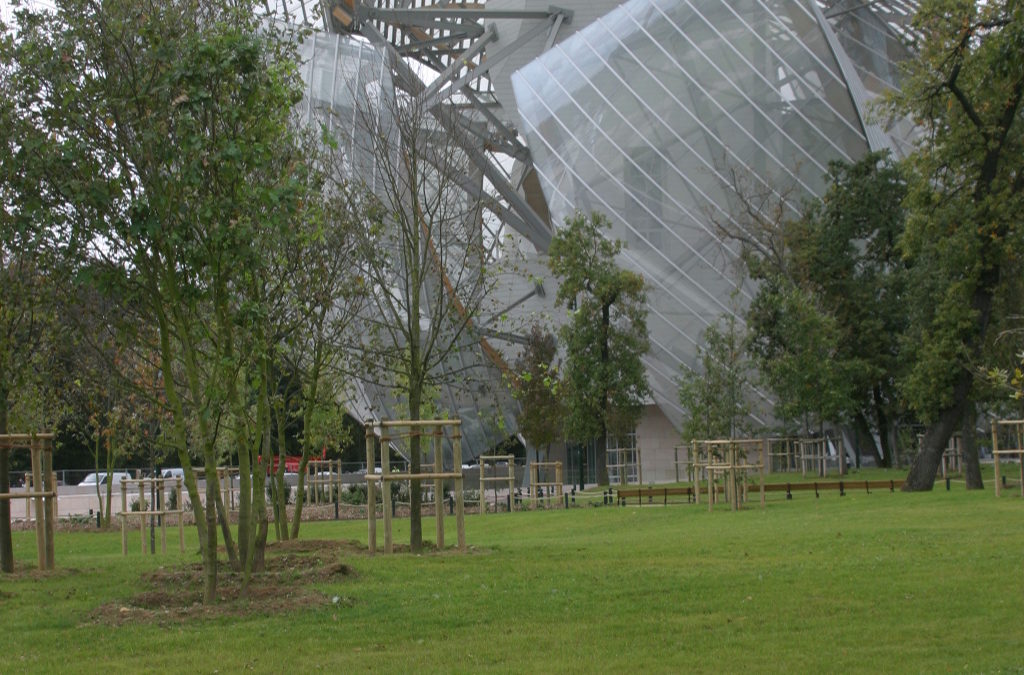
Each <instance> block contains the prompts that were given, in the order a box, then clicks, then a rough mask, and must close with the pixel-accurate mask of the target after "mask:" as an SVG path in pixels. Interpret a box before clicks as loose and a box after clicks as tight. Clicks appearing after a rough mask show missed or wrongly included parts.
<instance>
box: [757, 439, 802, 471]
mask: <svg viewBox="0 0 1024 675" xmlns="http://www.w3.org/2000/svg"><path fill="white" fill-rule="evenodd" d="M766 440H767V441H768V457H767V458H766V459H765V463H764V470H765V472H766V473H774V472H775V463H776V461H778V463H779V469H778V470H779V471H780V472H782V473H790V472H792V471H796V470H797V466H798V465H799V462H800V455H801V451H800V439H799V438H793V437H783V438H769V439H766Z"/></svg>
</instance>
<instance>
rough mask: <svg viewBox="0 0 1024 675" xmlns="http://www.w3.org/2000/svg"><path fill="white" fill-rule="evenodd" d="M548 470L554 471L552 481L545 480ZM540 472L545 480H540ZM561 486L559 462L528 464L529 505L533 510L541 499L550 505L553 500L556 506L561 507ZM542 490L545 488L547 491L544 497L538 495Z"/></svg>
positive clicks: (560, 466) (560, 464) (562, 484)
mask: <svg viewBox="0 0 1024 675" xmlns="http://www.w3.org/2000/svg"><path fill="white" fill-rule="evenodd" d="M550 469H554V471H555V479H554V480H553V481H552V480H548V479H547V478H548V477H547V475H546V474H547V471H548V470H550ZM542 471H543V472H544V478H545V480H541V475H542V473H541V472H542ZM563 486H564V483H563V482H562V463H561V462H530V503H531V505H532V507H533V508H537V505H538V503H539V502H540V500H541V499H545V500H546V502H545V503H546V504H547V505H550V504H551V499H552V498H555V499H556V500H557V503H558V505H561V504H562V492H563V490H564V487H563ZM544 488H547V490H545V491H544V497H541V496H540V493H541V491H542V490H544Z"/></svg>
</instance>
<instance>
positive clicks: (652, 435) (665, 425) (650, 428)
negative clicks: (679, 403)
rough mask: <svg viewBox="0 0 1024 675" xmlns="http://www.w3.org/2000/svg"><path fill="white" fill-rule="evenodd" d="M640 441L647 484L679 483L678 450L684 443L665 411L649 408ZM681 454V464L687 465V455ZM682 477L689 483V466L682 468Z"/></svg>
mask: <svg viewBox="0 0 1024 675" xmlns="http://www.w3.org/2000/svg"><path fill="white" fill-rule="evenodd" d="M636 437H637V438H636V442H637V445H639V446H640V463H641V466H642V468H643V476H644V478H643V480H644V484H647V483H671V482H675V480H676V469H675V447H676V446H677V445H679V444H680V443H682V439H681V437H680V436H679V432H678V431H676V428H675V427H674V426H672V423H671V422H669V420H668V418H667V417H665V413H663V412H662V411H661V408H659V407H658V406H654V405H649V406H647V408H646V409H645V410H644V414H643V417H641V418H640V423H639V424H638V425H637V429H636ZM680 453H681V454H680V457H679V460H680V461H683V460H684V459H685V455H683V454H682V451H680ZM679 476H680V478H681V479H683V480H685V479H686V469H685V466H681V467H680V473H679Z"/></svg>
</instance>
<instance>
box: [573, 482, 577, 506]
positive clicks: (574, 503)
mask: <svg viewBox="0 0 1024 675" xmlns="http://www.w3.org/2000/svg"><path fill="white" fill-rule="evenodd" d="M572 504H573V506H575V505H576V486H575V485H573V486H572Z"/></svg>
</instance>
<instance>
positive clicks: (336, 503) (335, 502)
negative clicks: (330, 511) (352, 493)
mask: <svg viewBox="0 0 1024 675" xmlns="http://www.w3.org/2000/svg"><path fill="white" fill-rule="evenodd" d="M340 501H341V500H340V499H335V500H334V519H335V520H341V513H339V509H340V507H339V506H338V503H339V502H340Z"/></svg>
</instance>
